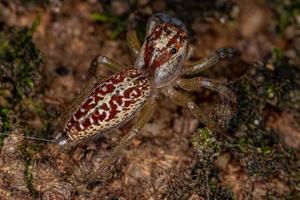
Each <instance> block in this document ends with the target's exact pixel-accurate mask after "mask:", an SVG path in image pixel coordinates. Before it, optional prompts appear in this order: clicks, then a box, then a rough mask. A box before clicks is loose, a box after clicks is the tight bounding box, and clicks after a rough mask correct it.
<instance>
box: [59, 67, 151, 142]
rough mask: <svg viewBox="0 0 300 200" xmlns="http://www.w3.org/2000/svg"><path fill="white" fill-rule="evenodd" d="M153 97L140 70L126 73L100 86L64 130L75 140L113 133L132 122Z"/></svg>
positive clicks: (124, 71)
mask: <svg viewBox="0 0 300 200" xmlns="http://www.w3.org/2000/svg"><path fill="white" fill-rule="evenodd" d="M150 94H151V85H150V82H149V80H148V79H147V78H146V77H145V76H144V75H143V72H142V71H141V70H139V69H128V70H123V71H121V72H119V73H116V74H114V75H112V76H111V77H109V78H108V79H106V80H104V81H102V82H100V83H98V84H97V85H96V86H95V87H94V88H93V90H92V92H91V93H90V94H89V95H88V96H87V98H86V99H85V100H84V101H83V103H82V104H81V105H80V106H79V107H78V108H77V109H76V111H75V112H74V113H73V115H72V117H71V119H70V120H69V121H68V122H67V125H66V126H65V128H64V133H65V134H66V136H67V138H68V139H69V140H71V141H78V140H80V139H84V138H87V137H90V136H93V135H96V134H101V133H103V132H106V131H109V130H111V129H112V128H115V127H118V126H119V125H121V124H123V123H125V122H126V121H128V120H129V119H130V118H131V116H133V114H134V113H135V112H136V111H137V110H138V109H139V108H141V107H142V106H143V105H144V103H145V101H146V100H147V99H148V98H149V96H150Z"/></svg>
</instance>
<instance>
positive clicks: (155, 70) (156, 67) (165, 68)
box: [135, 13, 188, 87]
mask: <svg viewBox="0 0 300 200" xmlns="http://www.w3.org/2000/svg"><path fill="white" fill-rule="evenodd" d="M147 28H148V30H147V35H146V39H145V41H144V44H143V46H142V48H141V50H140V52H139V54H138V57H137V60H136V62H135V67H136V68H140V69H143V70H144V71H145V73H146V75H147V76H148V77H149V78H150V79H152V80H153V82H154V86H155V87H163V86H166V85H168V84H169V83H170V82H172V81H173V80H174V79H176V77H177V76H178V75H179V74H180V71H181V69H182V65H183V62H184V59H185V54H186V49H187V44H188V37H187V35H188V33H187V30H186V28H185V26H184V25H183V23H182V22H181V21H179V20H177V19H175V18H172V17H169V16H167V15H165V14H162V13H159V14H156V15H154V16H152V17H151V18H150V19H149V22H148V26H147Z"/></svg>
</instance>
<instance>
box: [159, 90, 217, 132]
mask: <svg viewBox="0 0 300 200" xmlns="http://www.w3.org/2000/svg"><path fill="white" fill-rule="evenodd" d="M163 93H164V94H165V95H166V96H168V97H169V98H170V99H171V100H172V101H173V102H174V103H175V104H177V105H179V106H182V107H185V108H187V109H188V110H189V111H190V112H191V114H192V115H193V116H194V117H195V118H196V119H198V120H199V121H200V122H201V123H203V124H204V125H205V126H207V127H209V128H212V129H214V128H215V127H216V125H215V124H213V123H214V122H213V121H211V120H210V119H209V117H208V116H207V115H205V114H203V113H202V111H201V109H200V107H199V106H197V104H196V103H195V102H194V101H193V100H192V99H191V98H189V97H188V96H186V95H185V94H183V93H182V92H179V91H177V90H175V89H174V88H173V87H167V88H164V89H163Z"/></svg>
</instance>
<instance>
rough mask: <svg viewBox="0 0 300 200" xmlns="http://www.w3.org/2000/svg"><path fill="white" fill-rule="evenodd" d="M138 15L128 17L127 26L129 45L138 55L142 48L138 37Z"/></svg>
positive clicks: (132, 51)
mask: <svg viewBox="0 0 300 200" xmlns="http://www.w3.org/2000/svg"><path fill="white" fill-rule="evenodd" d="M136 18H137V17H136V15H135V14H133V15H131V16H130V17H129V18H128V26H127V34H126V39H127V43H128V47H129V49H130V51H131V53H132V54H133V55H134V57H136V56H137V55H138V53H139V51H140V49H141V44H140V42H139V40H138V37H137V32H136V30H135V28H136V21H137V19H136Z"/></svg>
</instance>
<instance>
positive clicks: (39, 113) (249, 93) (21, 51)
mask: <svg viewBox="0 0 300 200" xmlns="http://www.w3.org/2000/svg"><path fill="white" fill-rule="evenodd" d="M159 11H162V12H165V13H167V14H169V15H171V16H174V17H176V18H178V19H180V20H182V21H183V22H184V23H185V24H186V26H187V27H188V29H189V34H190V44H191V48H192V51H191V55H190V57H189V58H188V60H187V61H186V63H187V64H188V63H191V62H193V61H196V60H198V59H201V58H203V57H205V56H207V55H209V54H210V53H212V52H214V51H215V50H217V49H218V48H221V47H234V48H236V49H238V50H239V52H240V56H237V57H236V58H234V59H231V60H226V61H222V62H221V63H218V64H217V65H216V66H215V67H213V68H211V69H209V70H208V71H206V72H204V73H203V74H202V75H203V76H206V77H210V78H214V79H216V80H219V81H223V82H224V84H226V85H227V86H228V87H230V88H231V89H232V90H233V91H234V92H235V93H236V95H237V100H238V112H237V113H236V115H235V117H234V118H233V119H231V120H230V122H229V124H228V127H227V128H226V129H224V131H223V132H222V133H214V132H212V131H210V130H208V129H207V128H205V127H204V126H203V125H202V124H199V122H198V121H197V120H196V119H194V118H193V117H192V116H191V115H190V114H189V112H188V111H187V110H185V109H184V108H180V107H177V106H175V105H174V104H170V100H169V99H167V98H165V97H163V96H159V104H158V109H157V111H158V110H159V112H155V114H154V117H153V118H152V120H151V121H150V122H149V123H148V124H147V125H146V126H145V127H144V128H143V130H142V132H141V133H140V135H139V136H138V137H137V138H136V139H134V141H133V142H132V144H131V145H130V146H129V148H127V149H126V150H125V156H124V158H122V159H121V160H120V162H119V163H118V164H116V165H114V166H112V169H111V170H110V171H109V172H107V174H105V176H104V177H103V178H101V179H100V181H97V182H95V183H93V184H90V185H86V184H85V183H84V181H83V179H84V177H85V176H86V175H87V174H89V172H90V171H91V170H93V169H96V168H97V166H99V163H100V162H101V159H102V158H103V157H104V156H105V155H107V154H108V152H109V151H110V150H111V149H112V148H113V147H114V146H115V145H117V144H118V141H119V140H120V138H121V137H122V136H124V135H125V134H126V132H127V131H128V130H129V128H130V126H131V125H132V124H133V123H134V121H133V122H131V123H129V124H128V125H126V126H125V127H123V128H121V129H120V130H116V131H114V133H112V134H108V135H107V136H103V137H100V138H99V139H97V140H93V141H89V142H87V143H84V144H80V145H78V146H76V147H74V149H72V151H70V152H65V151H62V150H61V149H60V148H59V147H57V145H54V144H47V143H43V142H37V141H30V140H26V139H22V138H19V137H14V136H13V135H26V136H34V137H40V138H51V137H52V136H53V133H54V132H55V131H56V129H57V121H58V120H57V119H58V116H60V115H61V114H64V115H67V114H68V110H69V109H68V107H69V106H70V104H72V99H73V98H74V97H76V96H77V95H78V93H79V92H80V90H81V89H82V85H84V84H85V83H86V82H87V79H88V78H87V77H88V69H89V66H90V63H91V60H92V59H93V58H94V57H95V56H96V55H97V54H99V53H101V54H104V55H106V56H108V57H111V58H115V59H117V60H118V61H119V62H121V63H124V64H126V65H128V66H132V65H133V63H134V58H133V56H132V55H131V53H130V51H129V49H128V46H127V43H126V29H127V19H128V17H129V16H130V15H133V14H134V15H136V16H137V18H138V21H137V22H138V23H137V32H138V37H139V40H140V42H142V41H143V39H144V35H145V26H146V22H147V19H148V18H149V17H150V16H151V15H152V14H153V13H155V12H159ZM299 65H300V1H299V0H239V1H238V0H210V1H204V0H202V1H199V0H190V1H183V0H153V1H150V0H127V1H126V0H87V1H80V0H72V1H63V0H46V1H41V0H14V1H9V0H0V78H1V82H0V131H1V132H3V133H6V134H10V136H8V137H6V136H0V145H1V147H0V148H1V154H0V199H109V200H116V199H120V200H121V199H122V200H123V199H189V200H198V199H201V200H202V199H300V171H299V169H300V166H299V164H300V162H299V155H300V154H299V153H300V151H299V147H300V73H299V72H300V66H299ZM98 74H99V75H101V76H103V77H105V76H108V75H110V74H111V72H109V71H107V70H106V69H105V68H100V69H99V70H98ZM193 98H194V99H195V101H196V102H197V103H198V104H199V106H201V108H202V109H203V112H204V113H207V114H208V115H209V114H212V115H214V116H215V118H220V119H222V117H223V115H222V113H224V110H226V108H224V107H223V106H222V104H221V102H220V99H219V97H218V95H216V94H214V93H212V92H210V91H207V90H204V89H203V90H201V91H199V93H195V94H194V95H193ZM224 120H226V119H224ZM74 162H75V164H74Z"/></svg>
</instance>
